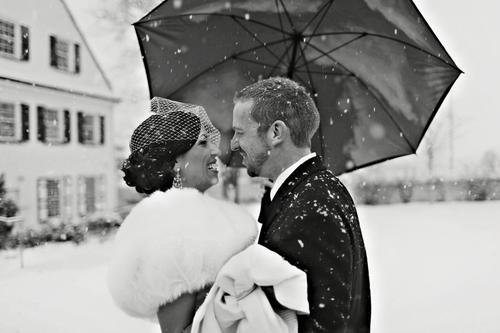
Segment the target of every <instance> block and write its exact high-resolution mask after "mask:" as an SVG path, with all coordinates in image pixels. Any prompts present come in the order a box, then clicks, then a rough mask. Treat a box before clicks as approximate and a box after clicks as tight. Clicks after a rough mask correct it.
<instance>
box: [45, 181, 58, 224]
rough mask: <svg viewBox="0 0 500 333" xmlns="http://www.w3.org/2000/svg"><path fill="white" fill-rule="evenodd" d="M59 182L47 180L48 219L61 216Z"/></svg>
mask: <svg viewBox="0 0 500 333" xmlns="http://www.w3.org/2000/svg"><path fill="white" fill-rule="evenodd" d="M59 195H60V193H59V180H55V179H48V180H47V212H48V217H57V216H59V215H60V197H59Z"/></svg>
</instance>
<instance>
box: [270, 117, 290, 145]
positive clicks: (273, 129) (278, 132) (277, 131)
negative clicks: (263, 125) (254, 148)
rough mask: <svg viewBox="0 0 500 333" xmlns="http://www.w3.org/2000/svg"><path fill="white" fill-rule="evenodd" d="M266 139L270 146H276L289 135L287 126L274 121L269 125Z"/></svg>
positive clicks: (281, 122)
mask: <svg viewBox="0 0 500 333" xmlns="http://www.w3.org/2000/svg"><path fill="white" fill-rule="evenodd" d="M267 133H268V138H269V140H270V141H271V145H272V146H277V145H279V144H280V143H282V142H283V141H285V139H286V138H287V136H289V135H290V131H289V129H288V126H286V124H285V122H284V121H282V120H276V121H275V122H273V123H272V124H271V126H270V127H269V130H268V132H267Z"/></svg>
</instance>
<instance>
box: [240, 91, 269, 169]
mask: <svg viewBox="0 0 500 333" xmlns="http://www.w3.org/2000/svg"><path fill="white" fill-rule="evenodd" d="M252 107H253V101H252V100H244V101H238V102H236V104H235V105H234V109H233V130H234V136H233V139H232V140H231V149H232V150H239V152H240V154H241V156H242V157H243V165H245V166H246V168H247V173H248V175H249V176H251V177H255V176H260V177H266V176H267V175H266V172H265V165H266V161H267V160H268V159H269V154H270V147H269V145H268V144H267V142H266V140H265V137H264V135H261V134H259V133H258V128H259V124H258V123H257V122H256V121H255V120H253V118H252V116H251V114H250V112H251V110H252Z"/></svg>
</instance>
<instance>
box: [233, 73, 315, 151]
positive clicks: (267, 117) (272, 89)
mask: <svg viewBox="0 0 500 333" xmlns="http://www.w3.org/2000/svg"><path fill="white" fill-rule="evenodd" d="M244 100H252V101H253V108H252V110H251V112H250V115H251V116H252V118H253V120H254V121H255V122H257V123H259V128H258V131H259V133H260V134H263V133H264V132H265V131H267V130H268V129H269V126H271V124H272V123H273V122H275V121H276V120H281V121H283V122H284V123H285V124H286V125H287V126H288V128H289V129H290V136H291V139H292V142H293V144H294V145H296V146H297V147H301V148H302V147H310V146H311V139H312V137H313V135H314V133H316V130H317V129H318V126H319V112H318V109H317V108H316V105H315V104H314V101H313V99H312V98H311V96H310V95H309V93H308V92H307V91H306V89H305V88H304V87H302V86H301V85H299V84H298V83H297V82H295V81H292V80H290V79H287V78H283V77H272V78H269V79H265V80H262V81H258V82H255V83H253V84H251V85H248V86H246V87H245V88H243V89H242V90H240V91H238V92H237V93H236V94H235V96H234V102H235V103H236V102H238V101H244Z"/></svg>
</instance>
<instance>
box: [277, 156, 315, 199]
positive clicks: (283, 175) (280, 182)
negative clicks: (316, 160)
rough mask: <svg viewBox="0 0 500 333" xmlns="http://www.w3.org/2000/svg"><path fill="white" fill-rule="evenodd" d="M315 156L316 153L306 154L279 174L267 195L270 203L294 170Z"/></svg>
mask: <svg viewBox="0 0 500 333" xmlns="http://www.w3.org/2000/svg"><path fill="white" fill-rule="evenodd" d="M315 156H316V153H310V154H307V155H306V156H303V157H302V158H301V159H299V160H298V161H297V162H295V163H294V164H292V165H290V166H289V167H288V168H286V169H285V170H284V171H283V172H282V173H280V174H279V176H278V177H277V178H276V181H275V182H274V185H273V187H272V188H271V193H269V194H270V197H271V201H272V200H273V199H274V196H275V195H276V192H278V190H279V188H280V187H281V185H283V183H284V182H285V180H286V179H287V178H288V177H289V176H290V175H291V174H292V173H293V172H294V171H295V169H297V168H298V167H299V166H300V165H301V164H303V163H304V162H305V161H307V160H310V159H311V158H313V157H315Z"/></svg>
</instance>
